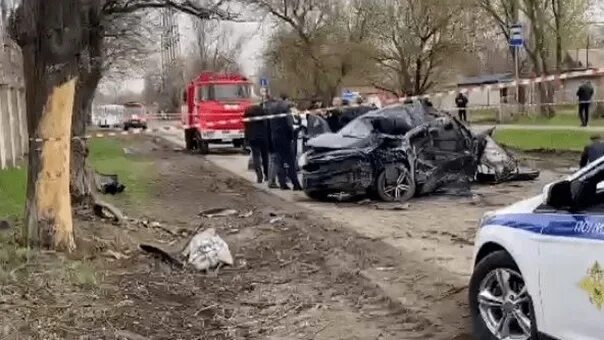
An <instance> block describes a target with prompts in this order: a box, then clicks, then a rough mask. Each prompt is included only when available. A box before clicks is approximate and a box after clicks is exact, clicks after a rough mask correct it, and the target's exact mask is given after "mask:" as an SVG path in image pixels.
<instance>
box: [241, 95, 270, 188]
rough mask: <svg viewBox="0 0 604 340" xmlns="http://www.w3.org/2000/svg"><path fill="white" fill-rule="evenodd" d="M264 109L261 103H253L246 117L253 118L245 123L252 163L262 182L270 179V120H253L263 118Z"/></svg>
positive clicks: (245, 114)
mask: <svg viewBox="0 0 604 340" xmlns="http://www.w3.org/2000/svg"><path fill="white" fill-rule="evenodd" d="M263 116H264V109H263V108H262V106H260V105H252V106H250V107H248V108H247V109H246V110H245V113H244V117H245V118H251V119H252V120H251V121H248V122H246V123H245V139H246V140H247V143H248V145H249V146H250V148H251V149H252V164H253V166H254V171H256V180H257V181H258V183H262V182H263V181H264V180H265V179H266V180H268V177H269V173H268V164H269V143H270V141H269V137H270V136H269V135H268V133H267V132H268V127H267V124H268V122H267V121H266V120H253V119H254V118H256V119H258V118H262V117H263Z"/></svg>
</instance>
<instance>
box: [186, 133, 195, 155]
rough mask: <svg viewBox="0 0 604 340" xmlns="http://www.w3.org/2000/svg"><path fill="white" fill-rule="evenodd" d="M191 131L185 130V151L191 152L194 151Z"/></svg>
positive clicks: (193, 139)
mask: <svg viewBox="0 0 604 340" xmlns="http://www.w3.org/2000/svg"><path fill="white" fill-rule="evenodd" d="M194 132H195V131H193V130H191V129H187V130H185V146H186V148H187V150H189V151H191V150H194V149H195V135H194Z"/></svg>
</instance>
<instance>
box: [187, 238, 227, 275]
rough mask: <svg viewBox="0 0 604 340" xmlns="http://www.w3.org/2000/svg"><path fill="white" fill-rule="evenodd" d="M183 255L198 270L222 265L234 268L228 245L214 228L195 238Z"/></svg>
mask: <svg viewBox="0 0 604 340" xmlns="http://www.w3.org/2000/svg"><path fill="white" fill-rule="evenodd" d="M182 255H183V256H184V257H186V258H188V260H187V262H188V263H189V264H191V265H192V266H193V267H194V268H195V269H197V270H208V269H210V268H215V267H217V266H218V265H219V264H221V263H222V264H227V265H229V266H232V265H233V263H234V261H233V256H232V255H231V252H230V250H229V246H228V244H227V243H226V242H225V241H224V240H223V239H221V238H220V236H218V235H216V230H214V229H213V228H210V229H207V230H205V231H203V232H201V233H198V234H197V235H195V236H193V238H192V239H191V241H190V242H189V244H188V245H187V247H185V249H184V250H183V252H182Z"/></svg>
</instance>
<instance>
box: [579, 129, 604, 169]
mask: <svg viewBox="0 0 604 340" xmlns="http://www.w3.org/2000/svg"><path fill="white" fill-rule="evenodd" d="M602 156H604V143H603V142H602V140H601V137H600V136H599V135H593V136H591V144H590V145H588V146H586V147H585V149H583V153H582V154H581V161H580V162H579V166H580V167H584V166H586V165H588V164H589V163H591V162H593V161H595V160H596V159H598V158H600V157H602Z"/></svg>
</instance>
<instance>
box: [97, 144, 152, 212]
mask: <svg viewBox="0 0 604 340" xmlns="http://www.w3.org/2000/svg"><path fill="white" fill-rule="evenodd" d="M129 146H131V143H129V142H128V141H124V140H121V141H120V140H116V139H95V140H93V141H92V142H91V143H90V156H89V157H90V162H91V164H92V167H93V168H94V169H95V170H96V171H97V172H99V173H101V174H117V175H118V177H119V181H120V182H121V183H123V184H124V185H125V186H126V191H125V192H124V193H123V194H121V195H119V196H117V198H118V199H120V200H122V199H123V200H126V201H128V202H129V203H137V202H145V201H146V200H147V199H148V198H149V194H150V190H151V186H150V182H151V180H152V179H153V177H154V176H155V175H156V172H155V169H154V166H153V162H152V161H150V160H148V159H146V158H144V157H140V156H137V155H126V154H125V153H124V150H123V149H124V148H125V147H129Z"/></svg>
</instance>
